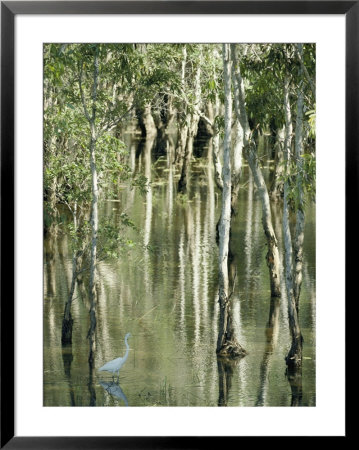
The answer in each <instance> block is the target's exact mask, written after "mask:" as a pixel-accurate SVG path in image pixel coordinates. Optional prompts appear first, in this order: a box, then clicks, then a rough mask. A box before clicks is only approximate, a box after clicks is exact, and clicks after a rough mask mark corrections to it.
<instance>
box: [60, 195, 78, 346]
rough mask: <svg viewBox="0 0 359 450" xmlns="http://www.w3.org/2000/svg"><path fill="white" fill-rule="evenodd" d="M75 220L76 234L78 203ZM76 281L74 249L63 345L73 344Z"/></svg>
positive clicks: (63, 328)
mask: <svg viewBox="0 0 359 450" xmlns="http://www.w3.org/2000/svg"><path fill="white" fill-rule="evenodd" d="M73 220H74V231H75V232H76V230H77V205H76V203H75V207H74V211H73ZM76 279H77V251H76V249H74V250H73V254H72V276H71V286H70V292H69V295H68V298H67V302H66V305H65V310H64V317H63V319H62V333H61V343H62V345H68V344H72V326H73V322H74V321H73V319H72V315H71V305H72V300H73V297H74V293H75V286H76Z"/></svg>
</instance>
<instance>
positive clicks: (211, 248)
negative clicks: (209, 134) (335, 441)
mask: <svg viewBox="0 0 359 450" xmlns="http://www.w3.org/2000/svg"><path fill="white" fill-rule="evenodd" d="M128 145H129V150H130V161H131V164H132V168H133V169H134V170H136V171H139V172H142V173H144V174H145V175H146V176H147V178H148V179H149V180H150V181H151V188H150V189H149V190H148V192H147V193H146V194H145V195H144V196H141V194H140V193H139V192H138V191H137V190H135V189H134V190H130V189H128V188H126V187H125V186H123V187H122V189H121V192H120V196H119V199H118V200H116V201H112V200H108V201H106V202H105V204H104V207H103V209H102V212H101V214H103V215H106V216H108V217H109V218H111V220H113V221H114V222H115V223H116V221H119V215H120V213H121V212H122V211H126V212H127V213H128V214H129V215H130V216H131V218H132V219H133V220H134V222H135V224H136V225H137V226H138V227H139V229H140V230H141V236H140V240H141V241H142V243H143V244H144V245H145V246H147V247H148V248H147V249H146V250H143V247H141V245H139V246H138V247H135V248H134V249H133V250H132V251H131V252H129V253H128V254H126V255H124V256H123V257H121V258H120V259H119V260H111V261H110V260H107V261H106V262H101V263H100V264H99V267H98V273H99V280H100V296H99V302H98V317H97V350H96V356H95V358H96V359H95V367H96V368H98V367H101V366H102V365H103V364H104V363H105V362H107V361H109V360H112V359H114V358H117V357H118V356H122V355H123V354H124V353H125V350H126V348H125V345H124V337H125V334H126V333H127V332H130V333H131V334H132V337H131V338H130V339H129V344H130V353H129V357H128V360H127V362H126V363H125V365H124V367H123V368H122V369H121V371H120V378H119V382H117V377H115V379H114V380H113V379H112V375H111V374H109V373H107V372H97V371H96V370H95V372H94V373H90V372H89V368H88V362H87V358H88V341H87V339H86V335H87V332H88V328H89V313H88V311H89V305H88V303H87V300H86V299H84V298H83V297H82V296H81V293H80V292H79V290H78V289H77V291H76V293H75V299H74V302H73V306H72V316H73V318H74V328H73V344H72V347H67V348H62V346H61V325H62V315H63V310H64V305H65V301H66V298H67V294H68V289H69V285H70V282H71V264H72V261H71V250H70V247H69V240H68V239H67V237H66V236H63V235H59V236H58V237H57V238H53V237H49V238H48V239H53V241H52V242H49V240H48V239H47V240H46V241H45V248H48V246H49V244H53V247H54V262H53V264H51V265H50V264H49V263H48V261H47V260H46V258H45V267H44V405H45V406H90V405H91V406H217V405H228V406H291V404H299V405H302V406H315V401H316V400H315V395H316V394H315V209H314V207H310V208H308V210H307V212H306V230H305V244H304V273H303V287H302V293H301V299H300V323H301V327H302V333H303V336H304V361H303V371H302V377H301V379H299V381H298V380H296V381H295V382H293V383H292V385H291V384H290V382H289V381H288V378H287V376H286V373H285V370H286V366H285V361H284V357H285V355H286V353H287V351H288V349H289V345H290V336H289V329H288V318H287V303H286V298H285V296H283V298H281V299H280V300H277V301H274V300H272V301H271V298H270V290H269V274H268V269H267V266H266V263H265V254H266V244H265V237H264V232H263V228H262V223H261V204H260V200H259V198H258V197H257V195H256V192H255V189H254V186H253V180H252V178H251V176H250V174H249V171H248V167H246V166H245V167H244V171H243V177H242V180H243V181H242V182H243V188H242V189H241V192H240V196H239V201H238V214H237V216H236V217H235V218H234V221H233V226H232V241H231V250H232V252H233V254H234V260H233V263H232V266H231V271H232V273H234V274H235V275H234V276H235V288H234V293H233V303H234V306H233V310H234V317H235V322H236V327H237V331H238V339H239V342H240V344H241V345H242V346H243V347H244V348H245V349H246V350H247V351H248V355H247V356H246V357H245V358H243V359H241V360H240V361H238V362H237V363H236V364H231V365H227V364H226V363H225V362H222V361H218V360H217V357H216V354H215V347H216V339H217V333H218V303H217V294H218V274H217V265H218V262H217V258H218V247H217V245H216V239H215V238H216V223H217V221H218V218H219V214H220V193H219V191H218V190H217V188H216V187H215V184H214V181H213V173H212V170H211V169H210V168H209V167H208V163H207V159H205V158H203V159H197V160H196V161H195V162H194V163H193V165H192V174H191V178H190V180H191V182H190V186H189V192H188V198H184V199H179V198H178V196H177V193H176V191H177V189H176V187H177V183H178V175H176V174H175V166H174V165H173V164H172V162H173V154H172V153H171V149H170V151H168V152H167V154H166V155H165V156H163V155H162V156H158V155H156V154H155V152H154V151H153V142H151V141H150V140H149V141H147V142H146V143H145V145H144V146H142V150H141V154H140V155H138V143H136V141H129V144H128ZM136 152H137V155H136ZM273 213H274V222H275V227H276V233H277V236H278V239H279V242H280V245H281V234H282V233H281V210H280V207H279V206H278V207H277V206H274V208H273ZM133 238H134V239H136V240H137V241H138V240H139V237H138V236H137V237H136V236H135V235H133ZM281 248H282V247H281ZM282 291H284V286H283V289H282Z"/></svg>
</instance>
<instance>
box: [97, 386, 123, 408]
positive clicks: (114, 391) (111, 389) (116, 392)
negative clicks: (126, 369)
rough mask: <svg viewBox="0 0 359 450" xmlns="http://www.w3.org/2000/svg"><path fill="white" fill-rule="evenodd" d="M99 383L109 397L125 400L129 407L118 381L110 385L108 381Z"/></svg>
mask: <svg viewBox="0 0 359 450" xmlns="http://www.w3.org/2000/svg"><path fill="white" fill-rule="evenodd" d="M99 383H100V385H101V386H102V387H103V388H104V389H105V391H106V392H107V393H108V394H109V395H111V396H112V397H116V398H118V399H120V400H123V401H124V403H125V406H128V400H127V397H126V395H125V393H124V392H123V390H122V389H121V386H120V384H119V382H118V381H117V382H115V381H111V382H110V383H108V382H106V381H100V382H99Z"/></svg>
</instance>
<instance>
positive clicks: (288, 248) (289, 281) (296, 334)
mask: <svg viewBox="0 0 359 450" xmlns="http://www.w3.org/2000/svg"><path fill="white" fill-rule="evenodd" d="M284 115H285V141H284V161H285V164H286V168H287V167H288V162H289V160H290V151H291V140H292V132H293V127H292V118H291V112H290V102H289V79H288V78H286V80H285V83H284ZM288 195H289V182H288V179H286V181H285V182H284V198H283V240H284V256H285V282H286V283H285V284H286V290H287V300H288V319H289V328H290V333H291V337H292V344H291V348H290V350H289V353H288V355H287V357H286V363H287V365H288V366H289V367H300V365H301V362H302V334H301V331H300V327H299V319H298V314H297V308H296V302H295V296H294V287H293V251H292V237H291V232H290V226H289V204H288Z"/></svg>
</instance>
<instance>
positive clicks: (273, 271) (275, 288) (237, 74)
mask: <svg viewBox="0 0 359 450" xmlns="http://www.w3.org/2000/svg"><path fill="white" fill-rule="evenodd" d="M232 59H233V63H234V64H235V68H234V80H233V84H234V95H235V106H236V114H237V117H238V120H239V122H240V124H241V126H242V129H243V144H244V156H245V158H246V159H247V161H248V164H249V167H250V169H251V171H252V174H253V179H254V182H255V184H256V187H257V189H258V193H259V196H260V199H261V203H262V224H263V228H264V233H265V236H266V238H267V249H268V251H267V255H266V260H267V266H268V269H269V276H270V289H271V295H272V296H273V297H279V296H280V294H281V290H280V259H279V251H278V241H277V237H276V235H275V232H274V228H273V223H272V213H271V206H270V201H269V194H268V189H267V186H266V183H265V180H264V177H263V174H262V171H261V168H260V166H259V161H258V155H257V150H256V145H255V142H254V140H253V139H252V133H251V130H250V127H249V123H248V117H247V111H246V104H245V90H244V83H243V79H242V76H241V71H240V64H239V55H238V44H236V45H235V46H234V47H233V57H232Z"/></svg>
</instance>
